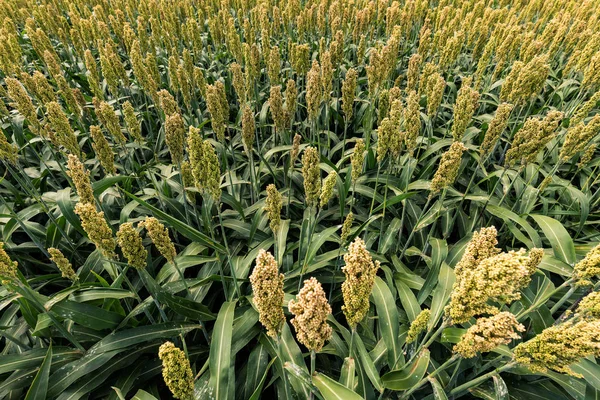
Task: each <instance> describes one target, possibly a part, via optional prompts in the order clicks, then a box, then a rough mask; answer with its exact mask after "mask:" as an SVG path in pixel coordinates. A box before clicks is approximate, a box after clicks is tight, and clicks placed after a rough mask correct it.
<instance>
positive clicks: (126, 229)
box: [117, 222, 148, 269]
mask: <svg viewBox="0 0 600 400" xmlns="http://www.w3.org/2000/svg"><path fill="white" fill-rule="evenodd" d="M117 243H118V244H119V247H121V251H122V252H123V255H124V256H125V258H126V259H127V262H128V263H129V265H131V266H133V267H135V268H137V269H144V268H146V259H147V258H148V252H147V251H146V249H145V248H144V245H143V244H142V237H141V236H140V234H139V233H138V232H137V231H136V230H135V228H134V227H133V224H132V223H131V222H126V223H124V224H121V226H120V227H119V231H118V232H117Z"/></svg>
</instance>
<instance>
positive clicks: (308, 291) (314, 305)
mask: <svg viewBox="0 0 600 400" xmlns="http://www.w3.org/2000/svg"><path fill="white" fill-rule="evenodd" d="M288 309H289V310H290V312H291V313H292V314H294V318H293V319H292V320H291V323H292V325H293V326H294V328H295V329H296V336H297V338H298V340H299V341H300V343H302V344H303V345H304V346H306V348H307V349H309V350H311V351H315V352H319V351H321V349H322V348H323V345H324V344H325V341H326V340H329V339H330V338H331V334H332V329H331V327H330V326H329V325H328V324H327V316H328V315H329V314H331V306H330V305H329V303H328V302H327V297H326V295H325V292H324V291H323V287H322V286H321V284H320V283H319V281H317V280H316V279H315V278H314V277H312V278H310V279H307V280H305V281H304V286H303V287H302V289H300V292H299V293H298V296H297V297H296V300H290V302H289V304H288Z"/></svg>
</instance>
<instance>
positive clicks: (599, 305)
mask: <svg viewBox="0 0 600 400" xmlns="http://www.w3.org/2000/svg"><path fill="white" fill-rule="evenodd" d="M575 312H576V313H577V315H580V316H582V317H583V318H586V319H596V320H597V319H599V318H600V292H591V293H590V294H588V295H587V296H585V297H584V298H583V299H581V301H580V302H579V305H578V306H577V310H576V311H575Z"/></svg>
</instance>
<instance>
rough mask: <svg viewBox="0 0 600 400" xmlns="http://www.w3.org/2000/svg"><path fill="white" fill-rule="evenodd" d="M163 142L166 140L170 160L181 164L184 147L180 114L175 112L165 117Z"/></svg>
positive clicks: (183, 133)
mask: <svg viewBox="0 0 600 400" xmlns="http://www.w3.org/2000/svg"><path fill="white" fill-rule="evenodd" d="M165 142H167V146H168V147H169V152H170V153H171V161H173V163H174V164H177V165H179V164H181V162H182V161H183V150H184V148H185V125H184V122H183V118H182V117H181V114H179V113H175V114H171V115H169V116H168V117H167V119H166V121H165Z"/></svg>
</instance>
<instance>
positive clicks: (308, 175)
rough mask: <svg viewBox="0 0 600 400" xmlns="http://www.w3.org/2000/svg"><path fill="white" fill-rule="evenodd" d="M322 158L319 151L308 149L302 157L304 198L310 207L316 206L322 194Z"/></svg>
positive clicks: (312, 148)
mask: <svg viewBox="0 0 600 400" xmlns="http://www.w3.org/2000/svg"><path fill="white" fill-rule="evenodd" d="M320 161H321V160H320V157H319V153H318V151H317V149H315V148H314V147H307V148H306V149H305V150H304V155H303V156H302V177H303V178H304V196H305V199H306V204H307V205H308V206H309V207H310V206H312V205H314V204H316V202H317V199H318V198H319V193H320V192H321V170H320V168H319V162H320Z"/></svg>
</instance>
